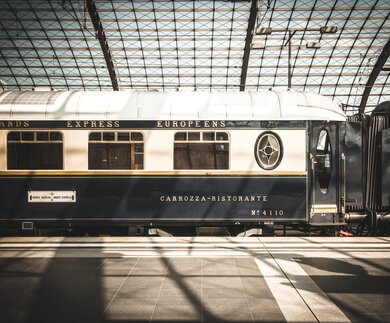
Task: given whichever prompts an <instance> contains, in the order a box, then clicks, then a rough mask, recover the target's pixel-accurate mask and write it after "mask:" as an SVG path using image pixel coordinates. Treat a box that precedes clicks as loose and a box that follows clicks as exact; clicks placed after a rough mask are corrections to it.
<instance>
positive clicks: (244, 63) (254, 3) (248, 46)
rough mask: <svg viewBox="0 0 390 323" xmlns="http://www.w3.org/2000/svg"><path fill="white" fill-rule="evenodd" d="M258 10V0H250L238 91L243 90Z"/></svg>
mask: <svg viewBox="0 0 390 323" xmlns="http://www.w3.org/2000/svg"><path fill="white" fill-rule="evenodd" d="M258 10H259V7H258V0H252V6H251V11H250V15H249V21H248V29H247V30H246V38H245V47H244V57H243V58H242V68H241V77H240V91H245V85H246V74H247V72H248V64H249V57H250V53H251V44H252V40H253V34H254V32H255V24H256V17H257V12H258Z"/></svg>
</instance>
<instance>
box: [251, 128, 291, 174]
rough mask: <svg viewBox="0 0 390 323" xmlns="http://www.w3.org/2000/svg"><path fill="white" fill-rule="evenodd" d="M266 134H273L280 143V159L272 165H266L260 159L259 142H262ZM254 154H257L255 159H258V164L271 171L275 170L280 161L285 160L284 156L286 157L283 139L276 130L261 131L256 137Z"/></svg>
mask: <svg viewBox="0 0 390 323" xmlns="http://www.w3.org/2000/svg"><path fill="white" fill-rule="evenodd" d="M266 135H272V136H273V137H275V138H276V140H277V141H278V144H279V156H278V160H277V162H276V163H275V164H273V165H272V166H266V165H264V164H263V162H262V161H261V160H260V157H259V151H260V150H259V144H260V142H261V140H262V139H263V137H264V136H266ZM254 155H255V160H256V163H257V165H258V166H259V167H260V168H262V169H264V170H266V171H271V170H274V169H276V168H277V167H279V165H280V163H281V162H282V160H283V157H284V148H283V141H282V139H281V138H280V136H279V135H278V134H277V133H276V132H274V131H264V132H262V133H260V134H259V135H258V136H257V138H256V141H255V147H254Z"/></svg>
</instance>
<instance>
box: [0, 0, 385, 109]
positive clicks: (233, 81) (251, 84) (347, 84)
mask: <svg viewBox="0 0 390 323" xmlns="http://www.w3.org/2000/svg"><path fill="white" fill-rule="evenodd" d="M321 27H333V31H335V29H334V27H336V28H337V31H336V32H335V33H329V32H330V31H332V28H327V29H324V28H322V29H321ZM270 28H271V29H270ZM270 32H271V33H270ZM267 33H268V34H267ZM0 43H1V45H0V84H1V85H0V88H2V89H3V90H4V89H7V90H31V89H32V88H36V89H39V88H42V87H43V88H46V89H47V88H50V89H54V90H113V89H114V90H132V89H134V90H158V91H170V90H177V89H190V90H197V91H211V90H213V91H214V90H215V91H243V90H245V91H257V90H259V89H268V88H287V87H288V86H289V85H290V87H291V88H292V89H294V90H300V91H309V92H314V93H320V94H323V95H325V96H329V97H330V98H331V99H334V100H335V101H336V103H338V104H340V105H342V106H343V108H344V109H345V111H347V113H348V114H352V113H354V112H357V111H359V110H360V111H366V112H367V111H370V110H372V109H373V108H374V107H375V106H376V105H377V104H378V103H380V102H382V101H385V100H390V59H389V55H390V1H389V0H248V1H246V0H245V1H211V0H194V1H189V0H184V1H176V0H170V1H168V0H154V1H150V0H133V1H129V0H127V1H124V0H122V1H117V0H104V1H103V0H1V1H0ZM289 55H290V60H289ZM289 61H290V68H289ZM289 75H290V76H291V77H289ZM184 108H185V107H184Z"/></svg>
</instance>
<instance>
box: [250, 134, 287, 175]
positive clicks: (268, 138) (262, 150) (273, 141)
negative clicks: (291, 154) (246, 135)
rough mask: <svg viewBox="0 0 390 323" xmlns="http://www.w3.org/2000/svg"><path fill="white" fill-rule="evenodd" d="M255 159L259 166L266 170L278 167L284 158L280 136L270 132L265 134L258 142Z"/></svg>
mask: <svg viewBox="0 0 390 323" xmlns="http://www.w3.org/2000/svg"><path fill="white" fill-rule="evenodd" d="M255 157H256V161H257V163H258V164H259V166H260V167H261V168H263V169H265V170H271V169H274V168H276V167H278V166H279V164H280V162H281V161H282V158H283V146H282V141H281V140H280V138H279V136H278V135H277V134H276V133H273V132H270V131H267V132H263V133H262V134H261V135H260V136H259V137H258V138H257V140H256V145H255Z"/></svg>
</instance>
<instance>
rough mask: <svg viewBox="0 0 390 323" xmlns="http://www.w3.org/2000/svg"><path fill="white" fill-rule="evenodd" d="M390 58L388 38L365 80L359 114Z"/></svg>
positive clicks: (362, 111) (389, 41)
mask: <svg viewBox="0 0 390 323" xmlns="http://www.w3.org/2000/svg"><path fill="white" fill-rule="evenodd" d="M389 56H390V38H389V40H388V41H387V43H386V45H385V47H383V50H382V52H381V54H380V55H379V57H378V60H377V61H376V63H375V65H374V68H373V69H372V71H371V74H370V76H369V78H368V80H367V83H366V87H365V88H364V92H363V95H362V100H361V101H360V107H359V113H364V109H365V108H366V104H367V101H368V97H369V96H370V93H371V89H372V87H373V86H374V85H375V81H376V79H377V78H378V75H379V73H380V72H381V71H382V70H383V67H384V66H385V64H386V62H387V59H388V58H389Z"/></svg>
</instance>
